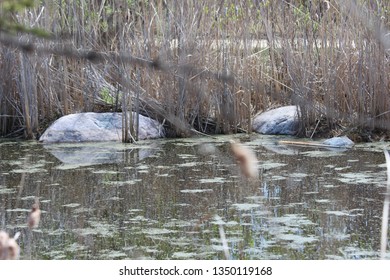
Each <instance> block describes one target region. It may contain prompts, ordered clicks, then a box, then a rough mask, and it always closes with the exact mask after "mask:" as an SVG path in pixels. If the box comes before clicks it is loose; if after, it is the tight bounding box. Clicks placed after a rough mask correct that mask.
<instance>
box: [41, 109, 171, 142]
mask: <svg viewBox="0 0 390 280" xmlns="http://www.w3.org/2000/svg"><path fill="white" fill-rule="evenodd" d="M133 117H134V118H135V117H136V114H135V113H133ZM163 136H164V131H163V126H162V125H161V124H160V123H159V122H157V121H155V120H153V119H150V118H148V117H145V116H142V115H139V135H138V139H139V140H144V139H152V138H161V137H163ZM121 139H122V113H79V114H70V115H66V116H63V117H61V118H59V119H58V120H56V121H55V122H54V123H53V124H52V125H51V126H50V127H49V128H48V129H46V131H45V132H44V133H43V134H42V136H41V137H40V139H39V141H41V142H44V143H51V142H97V141H121Z"/></svg>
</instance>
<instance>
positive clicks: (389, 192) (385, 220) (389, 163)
mask: <svg viewBox="0 0 390 280" xmlns="http://www.w3.org/2000/svg"><path fill="white" fill-rule="evenodd" d="M384 153H385V158H386V168H387V188H386V193H385V199H384V202H383V211H382V230H381V248H380V257H381V259H385V256H386V248H387V240H388V239H387V235H388V224H389V208H390V155H389V152H388V151H387V150H384Z"/></svg>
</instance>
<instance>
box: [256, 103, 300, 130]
mask: <svg viewBox="0 0 390 280" xmlns="http://www.w3.org/2000/svg"><path fill="white" fill-rule="evenodd" d="M298 110H299V109H298V107H297V106H284V107H280V108H276V109H272V110H269V111H267V112H264V113H261V114H260V115H258V116H256V117H255V118H254V119H253V124H252V127H253V130H254V131H255V132H257V133H261V134H284V135H295V134H296V133H297V131H298V126H299V120H298Z"/></svg>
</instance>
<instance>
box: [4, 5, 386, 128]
mask: <svg viewBox="0 0 390 280" xmlns="http://www.w3.org/2000/svg"><path fill="white" fill-rule="evenodd" d="M352 2H353V1H352V0H351V1H343V3H347V4H348V3H352ZM377 2H378V5H377V6H375V7H374V6H372V5H371V4H372V3H371V2H370V3H369V2H366V1H363V2H359V3H358V4H355V5H356V7H357V8H356V9H355V10H356V11H359V10H362V11H364V12H363V13H358V12H356V13H352V14H351V16H346V15H347V14H348V11H350V10H348V9H347V8H346V4H343V3H341V2H340V1H334V2H333V1H332V2H330V8H329V9H328V10H326V9H324V8H322V4H323V1H322V0H313V1H310V3H311V4H310V5H308V4H307V3H308V2H306V1H298V0H296V1H295V0H293V1H282V2H281V3H278V2H277V1H267V2H264V1H263V2H261V1H260V2H253V3H252V2H237V1H234V0H227V1H223V2H213V1H206V0H203V1H196V2H193V1H180V2H178V3H176V2H169V1H168V2H162V1H150V2H148V3H149V4H146V3H145V2H144V1H141V2H139V3H138V2H132V4H130V3H128V2H120V3H119V2H115V1H114V2H112V1H97V0H94V1H89V2H87V1H84V0H82V1H81V2H80V1H79V2H77V1H68V2H64V1H62V2H61V3H60V4H59V3H54V2H52V1H41V2H40V5H39V6H38V7H37V8H36V9H30V10H29V11H28V12H25V13H21V14H20V15H18V20H20V22H22V23H24V24H26V25H31V26H34V27H42V28H46V27H47V26H50V27H49V28H50V30H49V31H51V32H53V34H57V36H59V35H58V34H62V35H63V38H64V39H62V40H60V41H55V40H54V41H50V40H49V41H47V40H46V41H44V40H41V39H36V38H35V39H34V44H36V45H37V46H39V47H42V46H44V49H45V50H48V48H49V49H50V48H52V47H54V46H55V45H56V44H63V45H65V46H70V48H71V49H76V50H97V51H99V53H103V54H108V55H106V56H105V57H109V56H110V55H113V54H118V55H119V54H121V55H122V54H125V53H126V54H131V56H132V58H131V59H128V60H126V61H125V63H126V64H127V66H128V69H129V71H130V72H131V73H135V69H136V67H139V68H140V72H141V74H140V76H141V78H140V82H139V88H140V89H141V91H142V92H143V95H144V98H149V97H151V98H154V99H155V100H156V101H158V103H160V104H161V106H162V107H161V108H158V110H159V111H160V112H166V114H167V116H168V115H169V116H170V118H171V119H175V122H177V120H179V119H180V121H179V123H181V125H180V126H178V127H185V126H187V125H189V126H190V128H194V127H191V126H194V125H195V123H197V120H209V119H213V121H215V122H216V126H215V128H214V131H213V132H216V133H219V132H225V133H229V132H231V131H232V132H235V131H236V129H237V126H240V127H242V128H246V127H248V129H247V130H248V131H250V128H251V126H250V121H251V116H252V115H253V113H256V112H257V111H259V110H264V109H266V108H268V107H270V106H277V105H281V104H298V105H300V106H301V112H302V114H301V116H300V118H301V120H302V123H303V127H302V130H301V131H302V134H303V135H310V134H311V131H310V129H311V126H312V125H313V124H315V122H316V120H317V119H319V117H320V116H321V115H323V116H324V117H325V119H327V121H328V122H329V126H331V125H332V124H333V123H334V122H335V121H338V120H340V121H341V122H343V123H347V124H350V125H352V126H358V125H360V126H367V127H369V128H370V129H372V128H375V127H383V128H387V127H388V125H387V123H388V120H389V114H387V113H385V112H386V111H388V109H387V108H388V104H389V103H390V98H389V97H388V94H387V91H388V87H389V81H390V74H389V73H390V69H389V68H390V66H389V63H388V61H389V60H388V55H387V54H388V47H386V46H387V45H386V42H387V41H386V36H380V37H378V38H379V39H378V38H376V37H375V36H376V35H375V34H376V33H375V32H372V31H373V28H377V29H378V30H379V32H377V33H378V34H386V32H384V31H385V30H386V26H389V20H388V18H389V17H388V10H390V9H389V3H387V2H386V1H384V0H380V1H377ZM184 11H186V13H184ZM386 11H387V12H386ZM379 23H380V24H379ZM387 29H388V28H387ZM262 39H266V40H267V41H268V44H267V45H266V46H263V45H262V44H261V43H259V42H258V41H260V40H262ZM2 42H3V41H2ZM255 42H257V43H255ZM382 42H384V43H382ZM8 51H9V52H10V53H13V54H15V53H17V52H18V50H16V51H15V49H9V50H8ZM67 51H69V49H67V48H65V49H63V50H62V51H58V52H55V51H54V52H52V53H51V54H49V55H47V52H46V53H45V51H43V50H42V51H41V52H36V54H33V53H32V54H29V55H30V56H32V57H34V56H35V57H34V58H33V59H31V62H32V63H33V65H34V67H35V69H34V70H35V72H36V73H35V74H34V75H32V76H31V77H32V80H31V81H33V82H34V81H35V83H36V84H38V83H39V85H38V86H37V85H35V88H36V89H37V91H36V93H34V92H31V95H30V96H29V97H31V98H30V99H31V100H30V101H29V102H30V103H29V104H30V106H29V107H30V108H29V109H31V108H33V110H32V111H31V110H30V111H31V112H28V113H29V115H30V118H25V116H24V115H23V113H22V112H23V111H26V110H25V109H24V108H23V106H24V105H23V103H22V98H21V96H18V95H16V93H17V91H15V90H14V87H15V85H13V84H12V83H13V82H12V81H15V80H17V79H15V77H16V75H17V73H20V71H19V70H20V69H22V68H23V67H24V66H22V65H21V64H20V63H21V61H20V60H19V59H18V56H15V55H14V57H15V58H14V59H13V61H12V62H13V65H14V66H13V67H14V68H15V71H11V76H12V77H10V79H7V80H9V81H11V82H9V84H7V88H6V89H5V90H4V91H3V92H4V93H2V94H3V98H2V99H1V96H0V102H1V100H3V101H2V102H3V104H5V103H6V105H3V106H2V107H1V108H5V107H11V108H15V109H11V110H8V109H5V110H7V111H6V112H10V113H9V114H8V113H7V115H10V116H12V117H11V118H7V119H6V120H4V118H2V119H1V123H0V124H1V125H0V129H1V131H0V134H2V135H4V134H7V133H8V132H9V131H10V130H12V129H13V130H14V129H15V128H16V127H18V126H19V127H20V126H24V127H26V128H33V129H32V130H33V132H34V129H35V127H36V126H40V125H41V123H42V121H46V122H47V120H48V119H52V118H53V115H56V114H59V115H61V114H66V113H73V112H75V111H86V110H95V106H94V104H93V101H94V100H96V99H99V98H100V97H101V96H100V94H101V92H100V89H96V90H93V87H91V86H90V85H93V84H94V80H93V77H90V76H88V75H87V72H86V71H85V70H84V69H85V68H87V67H88V66H89V65H90V63H91V62H87V61H85V57H88V56H87V55H85V56H84V57H83V56H82V55H78V56H77V55H76V56H74V57H69V58H68V57H66V56H67V54H69V52H67ZM81 53H82V52H81ZM43 55H47V56H49V58H48V59H45V60H43V61H42V60H41V57H39V56H43ZM62 56H64V57H62ZM65 57H66V58H65ZM135 58H138V60H137V59H135ZM0 60H2V62H3V63H4V60H5V58H4V57H3V56H2V57H1V58H0ZM80 60H84V61H83V62H80ZM41 61H42V64H41V65H40V67H37V62H39V63H41ZM146 61H149V62H150V63H146ZM92 62H94V63H97V64H99V67H98V69H99V72H100V75H101V77H103V78H104V79H105V80H106V81H107V82H110V83H112V85H113V86H114V88H115V87H116V84H115V83H116V82H118V79H114V81H110V77H109V75H107V72H108V71H107V68H109V67H112V65H109V64H112V61H110V60H109V59H108V60H107V59H106V58H102V57H100V59H99V60H98V61H92ZM181 64H185V66H186V67H187V68H181V67H180V65H181ZM153 65H154V66H153ZM150 66H152V67H150ZM156 66H157V67H156ZM188 69H190V70H188ZM2 71H3V72H4V71H7V70H2ZM84 71H85V72H84ZM83 73H85V74H86V75H85V76H83ZM210 73H212V74H215V75H210ZM218 73H219V74H218ZM223 73H225V74H226V73H231V74H232V75H233V76H234V81H233V82H230V80H229V82H227V81H228V79H221V77H223V76H224V75H223ZM2 74H3V73H2ZM24 75H30V74H28V73H25V74H24ZM3 77H5V75H3ZM126 78H128V79H130V80H131V79H133V78H134V75H133V77H126ZM23 79H25V80H26V81H27V80H28V77H27V76H26V77H25V78H23ZM119 81H120V80H119ZM86 85H87V86H86ZM86 89H88V90H86ZM135 89H136V87H133V88H131V91H132V92H131V93H132V94H133V93H134V91H136V90H135ZM241 90H242V91H241ZM237 92H239V94H236V93H237ZM111 94H112V95H115V94H116V92H115V91H114V92H112V93H111ZM141 97H142V96H141ZM35 100H37V101H35ZM35 102H36V104H35V105H32V104H33V103H35ZM9 105H11V106H9ZM34 108H36V111H37V112H35V111H34ZM3 112H4V111H3V109H2V112H1V114H0V115H2V114H3ZM26 112H27V111H26ZM150 113H151V114H152V112H150ZM37 116H40V117H39V119H38V120H37ZM21 117H23V120H22V122H21V124H18V123H19V120H21ZM28 121H31V123H28ZM37 121H38V122H41V123H38V124H35V123H36V122H37ZM183 124H184V125H183ZM202 126H203V127H204V126H206V125H203V124H199V123H198V124H197V127H202ZM203 129H204V128H203ZM174 130H176V134H177V135H179V134H183V133H182V132H181V130H180V129H179V128H174ZM210 132H211V131H210ZM26 134H28V135H31V129H30V130H29V131H28V133H26ZM183 135H184V134H183Z"/></svg>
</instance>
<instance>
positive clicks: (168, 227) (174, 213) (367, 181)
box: [0, 135, 386, 259]
mask: <svg viewBox="0 0 390 280" xmlns="http://www.w3.org/2000/svg"><path fill="white" fill-rule="evenodd" d="M232 137H235V138H237V136H229V137H227V136H219V137H216V138H196V139H194V138H191V139H175V140H153V141H143V142H139V144H137V145H132V144H127V145H125V144H113V143H100V144H83V145H81V146H80V144H78V145H74V144H72V145H71V144H67V145H64V144H62V145H50V146H43V145H41V144H40V143H36V142H0V159H1V161H0V221H1V226H0V228H1V229H5V230H6V231H8V232H9V233H10V234H11V235H12V234H13V233H15V232H17V231H20V232H21V233H22V234H21V237H20V239H19V243H20V246H21V258H22V259H141V258H145V259H149V258H150V259H188V258H190V259H223V258H224V257H225V255H224V253H223V247H222V241H221V238H220V233H219V227H220V225H222V227H223V229H224V232H225V235H226V238H227V242H228V245H229V254H230V256H231V258H234V259H367V258H378V257H379V246H380V244H379V243H380V228H381V216H382V208H383V198H384V195H383V193H384V191H385V182H386V170H385V165H384V162H385V159H384V156H383V152H382V151H381V149H374V148H371V147H367V146H360V147H355V148H354V149H351V150H347V151H329V150H321V149H312V148H310V149H308V148H302V147H300V148H293V147H285V146H278V145H276V144H275V143H276V140H277V138H275V137H269V136H260V135H251V136H243V137H241V139H240V140H241V142H243V143H245V144H246V145H248V146H249V147H251V148H253V149H254V150H255V151H256V154H257V156H258V159H259V167H260V168H259V175H260V176H259V180H258V181H249V180H246V179H245V178H242V176H241V174H240V170H239V168H237V165H236V163H235V162H234V159H233V158H232V156H231V155H230V150H229V146H228V141H229V139H231V138H232ZM237 139H239V138H237ZM35 197H39V200H40V204H41V209H42V212H43V214H42V219H41V224H40V226H39V227H38V228H37V229H35V230H33V231H30V230H29V229H28V227H27V224H26V217H27V213H28V211H29V210H30V207H31V205H32V204H33V203H34V199H35Z"/></svg>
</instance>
